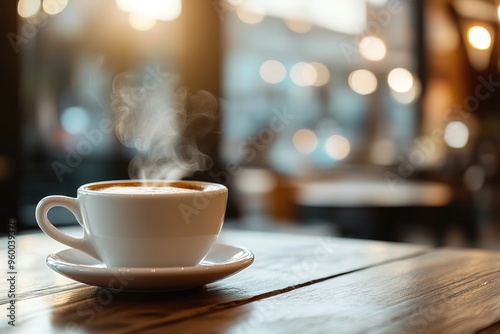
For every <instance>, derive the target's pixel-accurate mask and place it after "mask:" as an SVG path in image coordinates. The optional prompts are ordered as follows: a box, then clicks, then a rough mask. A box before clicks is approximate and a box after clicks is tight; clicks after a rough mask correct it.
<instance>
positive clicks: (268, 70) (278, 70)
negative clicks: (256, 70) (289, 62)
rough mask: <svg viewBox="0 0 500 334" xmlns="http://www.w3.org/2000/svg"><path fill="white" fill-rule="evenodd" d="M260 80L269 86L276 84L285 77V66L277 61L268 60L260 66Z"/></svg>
mask: <svg viewBox="0 0 500 334" xmlns="http://www.w3.org/2000/svg"><path fill="white" fill-rule="evenodd" d="M260 76H261V78H262V80H264V81H265V82H268V83H271V84H277V83H280V82H281V81H283V79H285V77H286V68H285V66H284V65H283V64H282V63H281V62H279V61H277V60H273V59H271V60H268V61H266V62H264V63H263V64H262V65H261V66H260Z"/></svg>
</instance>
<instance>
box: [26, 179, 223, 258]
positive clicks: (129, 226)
mask: <svg viewBox="0 0 500 334" xmlns="http://www.w3.org/2000/svg"><path fill="white" fill-rule="evenodd" d="M226 202H227V188H226V187H224V186H223V185H220V184H216V183H208V182H200V181H106V182H96V183H90V184H86V185H83V186H81V187H80V188H78V191H77V198H71V197H66V196H48V197H45V198H44V199H42V200H41V201H40V202H39V203H38V205H37V208H36V219H37V222H38V225H39V226H40V228H41V229H42V230H43V231H44V232H45V233H46V234H47V235H48V236H50V237H51V238H53V239H54V240H56V241H59V242H61V243H63V244H65V245H67V246H70V247H73V248H76V249H78V250H80V251H83V252H85V253H87V254H89V255H91V256H93V257H95V258H97V259H98V260H101V261H102V262H103V263H105V264H106V265H107V266H108V267H182V266H193V265H196V264H198V263H199V262H200V261H201V260H202V259H203V258H204V257H205V256H206V255H207V254H208V252H209V251H210V248H211V247H212V245H213V243H214V242H215V240H216V239H217V236H218V234H219V232H220V230H221V228H222V224H223V220H224V214H225V208H226ZM56 206H60V207H64V208H66V209H68V210H69V211H71V212H72V213H73V215H74V216H75V217H76V220H77V221H78V223H79V224H80V225H81V226H82V227H83V237H82V238H76V237H73V236H70V235H67V234H65V233H63V232H61V231H60V230H58V229H57V228H56V227H55V226H54V225H52V223H51V222H50V221H49V219H48V218H47V213H48V211H49V210H50V209H51V208H53V207H56Z"/></svg>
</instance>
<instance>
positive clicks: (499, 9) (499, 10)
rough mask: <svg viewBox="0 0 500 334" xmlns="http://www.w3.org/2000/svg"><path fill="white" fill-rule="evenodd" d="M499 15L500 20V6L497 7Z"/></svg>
mask: <svg viewBox="0 0 500 334" xmlns="http://www.w3.org/2000/svg"><path fill="white" fill-rule="evenodd" d="M497 16H498V19H499V20H500V6H498V7H497Z"/></svg>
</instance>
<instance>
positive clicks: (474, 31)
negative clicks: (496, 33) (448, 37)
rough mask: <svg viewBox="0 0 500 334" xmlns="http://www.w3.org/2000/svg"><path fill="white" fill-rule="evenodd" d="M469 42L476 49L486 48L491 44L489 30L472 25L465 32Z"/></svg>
mask: <svg viewBox="0 0 500 334" xmlns="http://www.w3.org/2000/svg"><path fill="white" fill-rule="evenodd" d="M467 38H468V39H469V43H470V44H471V45H472V46H473V47H475V48H476V49H478V50H487V49H489V48H490V46H491V35H490V32H489V31H488V30H487V29H486V28H484V27H481V26H474V27H472V28H470V29H469V31H468V33H467Z"/></svg>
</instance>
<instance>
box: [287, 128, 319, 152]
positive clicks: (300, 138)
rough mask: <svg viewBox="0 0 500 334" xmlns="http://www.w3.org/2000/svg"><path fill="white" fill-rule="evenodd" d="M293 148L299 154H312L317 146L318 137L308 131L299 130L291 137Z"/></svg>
mask: <svg viewBox="0 0 500 334" xmlns="http://www.w3.org/2000/svg"><path fill="white" fill-rule="evenodd" d="M293 146H294V147H295V149H296V150H297V151H299V152H301V153H306V154H308V153H312V152H313V151H314V150H315V149H316V147H317V146H318V137H316V134H315V133H314V132H313V131H312V130H310V129H300V130H298V131H297V132H295V134H294V135H293Z"/></svg>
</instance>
